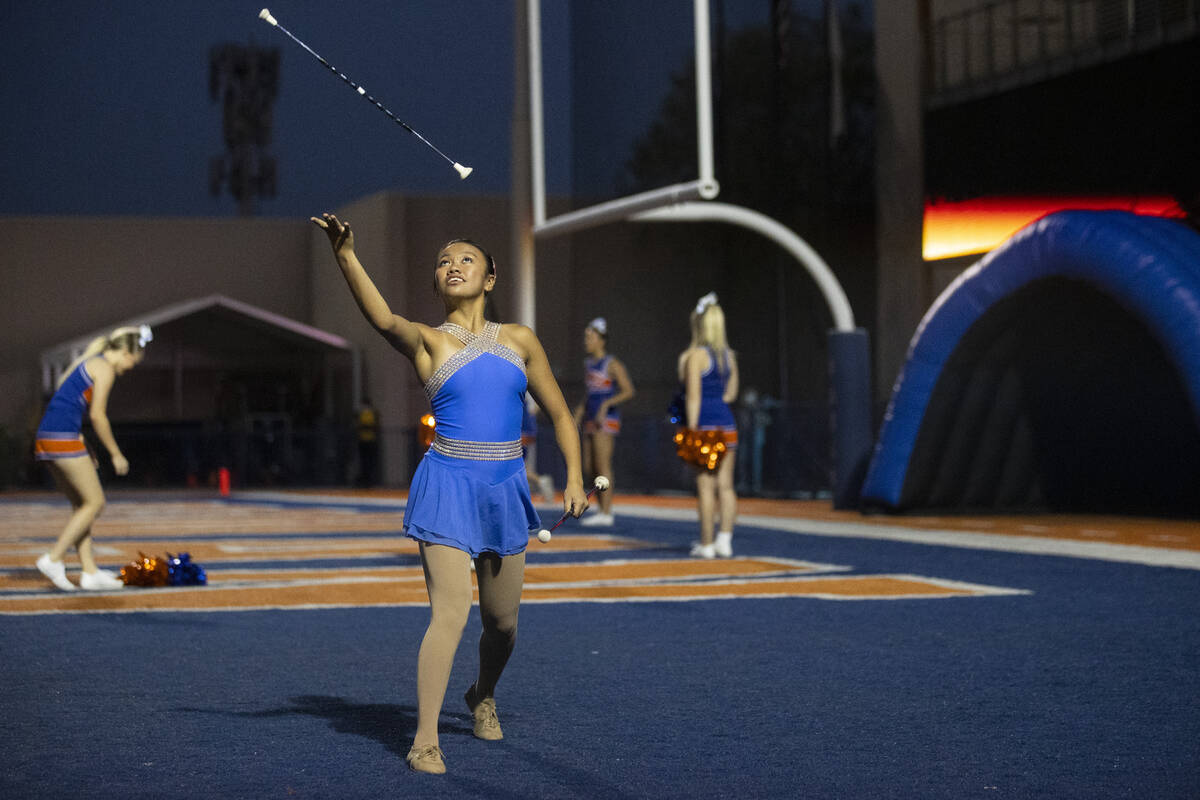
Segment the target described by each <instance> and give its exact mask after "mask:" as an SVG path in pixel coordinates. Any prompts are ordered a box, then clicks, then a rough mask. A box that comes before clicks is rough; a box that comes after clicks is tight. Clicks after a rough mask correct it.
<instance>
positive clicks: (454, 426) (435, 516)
mask: <svg viewBox="0 0 1200 800" xmlns="http://www.w3.org/2000/svg"><path fill="white" fill-rule="evenodd" d="M438 330H440V331H445V332H447V333H450V334H452V335H453V336H455V337H457V338H458V339H459V340H460V341H462V342H463V344H464V345H465V346H464V347H463V348H462V349H461V350H459V351H458V352H457V353H455V354H454V355H452V356H450V358H448V359H446V362H445V363H444V364H442V365H441V366H440V367H438V369H437V371H436V372H435V373H434V374H433V376H432V377H431V378H430V379H429V382H428V383H426V384H425V396H426V397H428V398H429V402H430V405H432V406H433V416H434V418H435V419H436V420H437V426H436V433H435V435H434V438H433V444H432V445H430V447H429V450H428V451H426V453H425V455H424V456H423V457H422V458H421V463H420V464H418V465H417V471H416V473H415V474H414V475H413V480H412V486H411V487H410V488H409V493H408V504H407V506H406V508H405V510H404V532H405V533H406V534H407V535H408V536H409V537H411V538H413V539H417V540H418V541H423V542H429V543H431V544H442V545H448V546H450V547H454V548H457V549H459V550H464V551H466V552H467V553H469V554H470V555H471V556H472V557H475V556H478V555H479V554H480V553H484V552H491V553H496V554H498V555H501V556H508V555H514V554H516V553H520V552H522V551H523V550H525V548H526V546H527V545H528V543H529V532H530V531H532V530H537V529H539V528H540V527H541V525H542V523H541V519H540V518H539V517H538V515H537V512H536V511H535V510H534V508H533V501H532V499H531V498H530V496H529V482H528V481H527V480H526V478H525V462H524V459H523V458H522V453H521V409H522V407H523V406H524V402H525V388H526V385H527V382H526V376H525V362H524V361H523V360H522V359H521V357H520V356H518V355H517V354H516V353H514V352H513V351H512V350H511V349H509V348H508V347H505V346H504V345H502V344H500V342H498V341H497V340H496V337H497V335H498V334H499V332H500V325H499V323H496V322H488V323H486V324H485V325H484V328H483V330H482V331H481V332H480V333H478V334H474V333H471V332H470V331H468V330H467V329H466V328H464V327H462V326H461V325H456V324H454V323H452V322H447V323H443V324H442V325H439V326H438Z"/></svg>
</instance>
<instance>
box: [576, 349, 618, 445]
mask: <svg viewBox="0 0 1200 800" xmlns="http://www.w3.org/2000/svg"><path fill="white" fill-rule="evenodd" d="M611 360H612V356H611V355H606V356H604V357H603V358H587V359H584V361H583V368H584V375H583V379H584V383H585V385H586V386H587V397H586V398H585V400H584V406H583V432H584V433H608V434H612V435H613V436H616V435H617V434H618V433H620V431H621V412H620V410H619V409H618V408H617V407H616V406H609V407H608V413H607V414H605V415H604V425H603V427H601V426H599V425H597V424H596V412H597V411H599V410H600V404H601V403H603V402H604V401H605V400H607V399H609V398H610V397H613V396H614V395H616V393H617V386H616V382H615V381H614V380H613V379H612V378H610V377H608V362H609V361H611Z"/></svg>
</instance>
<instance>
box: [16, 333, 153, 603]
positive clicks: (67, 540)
mask: <svg viewBox="0 0 1200 800" xmlns="http://www.w3.org/2000/svg"><path fill="white" fill-rule="evenodd" d="M149 341H150V328H149V326H146V325H142V326H141V327H137V328H133V327H129V328H118V329H117V330H115V331H113V332H112V333H111V334H109V335H108V336H101V337H99V338H97V339H94V340H92V342H91V343H90V344H89V345H88V346H87V348H85V349H84V351H83V355H81V356H80V357H79V358H77V359H76V360H75V361H74V363H72V364H71V365H70V366H69V367H67V369H66V370H65V371H64V372H63V375H62V378H61V379H60V380H59V384H58V388H57V389H56V390H55V392H54V395H53V396H52V397H51V398H50V402H49V404H47V406H46V413H45V414H44V415H43V416H42V421H41V422H40V423H39V424H38V430H37V435H36V441H35V443H34V456H35V457H36V458H37V459H38V460H39V461H44V462H45V463H46V464H47V465H48V467H49V469H50V474H51V475H53V476H54V482H55V483H56V484H58V487H59V488H60V489H61V490H62V491H63V493H64V494H66V496H67V499H68V500H70V501H71V507H72V511H71V518H70V519H69V520H68V521H67V526H66V527H65V528H63V531H62V533H60V534H59V536H58V539H57V541H55V543H54V546H53V547H51V548H50V550H49V551H48V552H46V553H43V554H42V556H41V558H39V559H38V560H37V568H38V571H40V572H41V573H42V574H43V575H45V576H46V577H47V578H49V579H50V581H51V582H52V583H53V584H54V585H55V586H57V587H58V588H59V589H62V590H63V591H65V592H70V591H74V590H75V588H76V587H75V584H73V583H71V581H70V580H68V578H67V570H66V565H65V564H63V557H64V556H65V555H66V553H67V550H69V549H71V548H72V547H74V548H75V550H76V552H78V553H79V561H80V564H81V565H82V566H83V572H81V573H80V576H79V586H80V588H83V589H88V590H92V591H103V590H107V589H121V588H124V586H125V584H123V583H122V582H121V580H120V578H118V577H117V576H116V575H115V574H113V573H112V572H109V571H108V570H103V569H97V567H96V560H95V558H94V557H93V555H92V523H93V522H95V520H96V517H97V516H99V514H100V512H101V511H102V510H103V509H104V502H105V501H104V490H103V489H102V488H101V487H100V477H99V475H97V473H96V464H95V462H94V460H93V458H92V456H91V454H90V453H89V452H88V450H87V447H86V446H85V445H84V442H83V434H82V430H83V415H84V412H85V411H86V412H87V415H88V419H89V421H90V422H91V423H92V430H94V431H95V432H96V437H97V438H98V439H99V440H100V443H101V444H102V445H104V449H105V450H107V451H108V454H109V456H110V457H111V458H112V465H113V471H114V472H116V473H117V474H118V475H124V474H126V473H127V472H129V462H128V461H127V460H126V459H125V456H124V455H123V454H122V453H121V448H120V447H118V446H117V440H116V439H115V438H113V433H112V425H110V424H109V421H108V414H107V408H108V396H109V392H111V391H112V387H113V381H115V380H116V378H117V376H119V375H124V374H125V373H126V372H128V371H129V370H131V369H133V368H134V367H135V366H136V365H137V364H138V363H139V362H141V360H142V356H143V355H144V352H145V351H144V348H145V346H146V343H147V342H149Z"/></svg>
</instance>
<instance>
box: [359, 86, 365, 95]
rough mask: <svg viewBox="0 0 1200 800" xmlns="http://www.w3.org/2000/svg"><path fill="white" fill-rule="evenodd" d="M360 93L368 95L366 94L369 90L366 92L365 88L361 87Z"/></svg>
mask: <svg viewBox="0 0 1200 800" xmlns="http://www.w3.org/2000/svg"><path fill="white" fill-rule="evenodd" d="M358 93H359V94H366V93H367V90H366V89H364V88H363V87H361V86H360V87H358Z"/></svg>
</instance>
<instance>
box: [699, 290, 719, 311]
mask: <svg viewBox="0 0 1200 800" xmlns="http://www.w3.org/2000/svg"><path fill="white" fill-rule="evenodd" d="M716 304H717V293H716V292H709V293H708V294H706V295H704V297H701V298H700V300H699V301H698V302H697V303H696V314H697V315H700V314H703V313H704V309H706V308H708V307H709V306H715V305H716Z"/></svg>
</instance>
